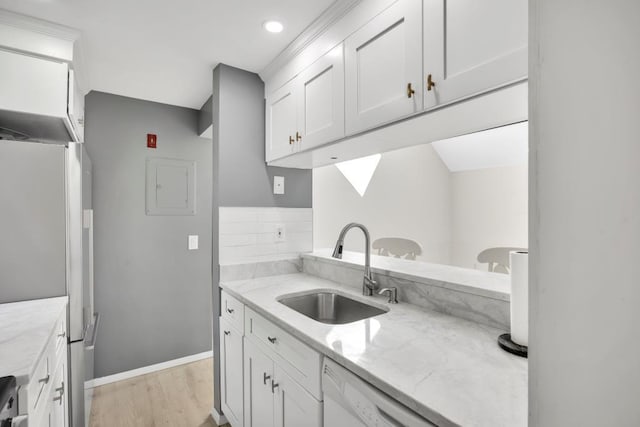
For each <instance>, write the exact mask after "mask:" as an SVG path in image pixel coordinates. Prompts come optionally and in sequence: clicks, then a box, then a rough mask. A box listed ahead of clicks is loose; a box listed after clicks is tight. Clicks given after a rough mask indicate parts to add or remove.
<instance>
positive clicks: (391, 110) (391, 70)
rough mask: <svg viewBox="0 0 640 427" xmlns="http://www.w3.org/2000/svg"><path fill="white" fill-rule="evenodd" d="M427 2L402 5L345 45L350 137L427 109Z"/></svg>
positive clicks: (407, 0)
mask: <svg viewBox="0 0 640 427" xmlns="http://www.w3.org/2000/svg"><path fill="white" fill-rule="evenodd" d="M422 80H423V79H422V1H418V0H399V1H398V2H397V3H395V4H394V5H392V6H391V7H390V8H388V9H386V10H385V11H384V12H382V13H381V14H379V15H378V16H376V17H375V18H374V19H373V20H371V21H369V23H367V24H366V25H365V26H364V27H362V28H360V29H359V30H358V31H356V32H355V33H354V34H353V35H351V36H350V37H349V38H347V39H346V41H345V89H346V93H345V100H346V102H345V104H346V131H347V134H353V133H357V132H359V131H362V130H365V129H370V128H373V127H376V126H378V125H381V124H383V123H387V122H390V121H393V120H395V119H398V118H401V117H403V116H407V115H409V114H411V113H415V112H418V111H420V110H422V102H423V101H422V86H423V85H422Z"/></svg>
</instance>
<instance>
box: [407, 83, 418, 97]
mask: <svg viewBox="0 0 640 427" xmlns="http://www.w3.org/2000/svg"><path fill="white" fill-rule="evenodd" d="M415 93H416V91H415V90H413V87H412V86H411V83H409V84H407V98H411V97H413V95H414V94H415Z"/></svg>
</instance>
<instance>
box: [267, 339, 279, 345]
mask: <svg viewBox="0 0 640 427" xmlns="http://www.w3.org/2000/svg"><path fill="white" fill-rule="evenodd" d="M267 339H268V340H269V342H270V343H271V344H275V343H276V339H277V338H276V337H267Z"/></svg>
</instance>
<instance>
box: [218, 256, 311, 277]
mask: <svg viewBox="0 0 640 427" xmlns="http://www.w3.org/2000/svg"><path fill="white" fill-rule="evenodd" d="M301 271H302V259H301V258H299V257H298V258H290V259H278V260H273V261H255V262H245V263H237V264H227V265H221V266H220V281H221V282H232V281H234V280H249V279H257V278H259V277H268V276H278V275H281V274H295V273H300V272H301Z"/></svg>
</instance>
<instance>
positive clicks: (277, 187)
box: [273, 176, 284, 194]
mask: <svg viewBox="0 0 640 427" xmlns="http://www.w3.org/2000/svg"><path fill="white" fill-rule="evenodd" d="M273 194H284V176H274V177H273Z"/></svg>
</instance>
